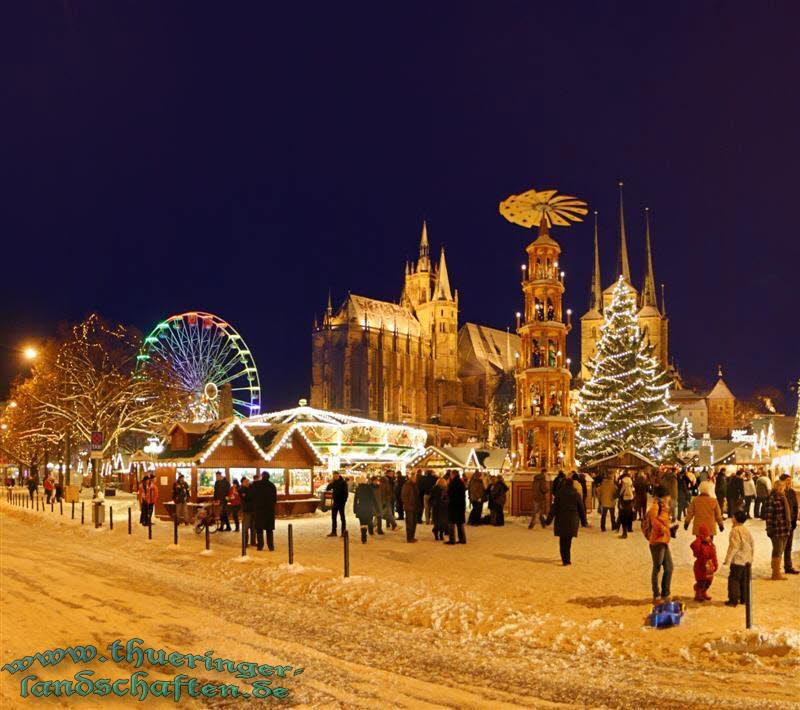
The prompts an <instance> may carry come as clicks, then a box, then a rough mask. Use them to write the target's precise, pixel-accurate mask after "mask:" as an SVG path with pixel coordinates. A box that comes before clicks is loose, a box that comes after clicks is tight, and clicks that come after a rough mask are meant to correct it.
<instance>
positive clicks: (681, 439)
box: [678, 417, 694, 451]
mask: <svg viewBox="0 0 800 710" xmlns="http://www.w3.org/2000/svg"><path fill="white" fill-rule="evenodd" d="M693 440H694V428H693V427H692V423H691V422H690V421H689V420H688V419H687V418H686V417H684V418H683V421H682V422H681V427H680V429H679V430H678V448H679V449H680V450H681V451H688V450H689V447H690V446H691V444H692V441H693Z"/></svg>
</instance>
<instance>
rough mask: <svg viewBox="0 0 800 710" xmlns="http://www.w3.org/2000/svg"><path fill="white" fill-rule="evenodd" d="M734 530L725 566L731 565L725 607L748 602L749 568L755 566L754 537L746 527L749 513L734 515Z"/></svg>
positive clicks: (730, 538)
mask: <svg viewBox="0 0 800 710" xmlns="http://www.w3.org/2000/svg"><path fill="white" fill-rule="evenodd" d="M733 520H734V523H733V528H732V529H731V534H730V536H729V537H728V552H727V553H725V561H724V562H723V563H722V564H723V565H727V564H730V572H729V573H728V601H726V602H725V606H737V605H738V604H740V603H743V602H746V601H747V578H746V576H745V572H746V570H747V566H748V565H750V566H751V568H752V564H753V548H754V546H755V545H754V542H753V536H752V535H751V534H750V531H749V530H748V529H747V528H746V527H745V522H747V513H746V512H745V511H743V510H737V511H736V513H734V515H733Z"/></svg>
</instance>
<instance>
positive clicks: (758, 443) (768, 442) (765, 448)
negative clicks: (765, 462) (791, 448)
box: [753, 421, 778, 460]
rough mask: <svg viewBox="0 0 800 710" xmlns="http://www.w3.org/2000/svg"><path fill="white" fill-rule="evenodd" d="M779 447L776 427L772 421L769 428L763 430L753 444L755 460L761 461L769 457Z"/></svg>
mask: <svg viewBox="0 0 800 710" xmlns="http://www.w3.org/2000/svg"><path fill="white" fill-rule="evenodd" d="M777 447H778V445H777V443H776V442H775V427H774V426H773V425H772V421H770V423H769V426H767V428H766V429H762V430H761V431H760V432H759V433H758V434H757V435H756V439H755V441H754V442H753V458H754V459H759V460H760V459H762V458H765V457H769V455H770V452H771V451H772V450H773V449H776V448H777Z"/></svg>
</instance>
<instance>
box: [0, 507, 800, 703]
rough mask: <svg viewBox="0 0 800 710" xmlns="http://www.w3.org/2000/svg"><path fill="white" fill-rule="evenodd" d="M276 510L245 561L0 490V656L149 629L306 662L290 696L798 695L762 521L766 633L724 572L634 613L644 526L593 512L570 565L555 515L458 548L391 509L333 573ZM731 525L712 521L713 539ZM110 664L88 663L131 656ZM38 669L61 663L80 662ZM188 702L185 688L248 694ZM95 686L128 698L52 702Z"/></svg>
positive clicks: (319, 548)
mask: <svg viewBox="0 0 800 710" xmlns="http://www.w3.org/2000/svg"><path fill="white" fill-rule="evenodd" d="M286 524H287V523H286V522H285V521H279V523H278V530H277V535H276V537H277V541H278V551H277V552H275V553H266V552H262V553H257V552H254V553H253V556H252V558H251V559H250V560H249V561H248V562H246V563H243V564H241V563H237V562H236V561H235V560H236V558H237V557H238V555H239V549H238V538H237V536H234V535H222V534H217V535H214V536H213V537H212V544H213V554H212V555H210V556H204V555H201V554H200V551H201V550H202V540H201V539H199V538H198V537H196V536H195V535H194V534H193V533H192V532H191V531H189V530H188V529H182V530H181V531H180V534H181V542H180V545H179V546H178V547H177V548H175V547H173V546H172V545H171V544H170V543H171V536H172V528H171V526H170V525H168V524H159V525H157V526H154V539H153V540H152V541H148V540H147V536H146V534H145V533H144V531H143V530H142V529H141V528H140V527H139V526H137V525H135V526H134V535H132V536H130V537H129V536H128V535H127V531H126V527H125V525H123V524H120V523H119V522H118V523H117V525H116V526H115V529H114V530H113V531H109V530H107V529H104V530H98V531H95V530H93V529H92V528H91V527H90V526H89V525H86V526H83V527H81V526H80V524H79V522H78V521H71V520H69V519H68V518H66V517H65V518H63V519H62V518H60V517H59V515H58V512H56V513H55V514H51V513H50V512H49V511H48V512H46V513H38V514H37V513H35V512H30V511H27V510H21V509H19V508H12V507H10V506H8V505H7V504H6V503H5V502H3V503H2V504H0V526H2V529H1V530H0V533H2V543H1V544H2V547H0V555H1V557H0V563H1V564H2V588H1V590H0V593H1V594H2V598H1V599H0V601H1V602H2V609H3V612H2V630H1V631H0V633H1V634H2V639H1V640H2V661H3V662H6V661H8V660H11V659H13V658H16V657H19V656H22V655H25V654H28V653H31V652H33V651H36V650H41V649H45V648H54V647H56V646H65V645H70V644H77V643H95V644H96V645H97V646H98V647H100V646H101V645H102V646H105V645H106V644H108V643H110V642H111V641H112V640H114V639H117V638H121V639H127V638H130V637H132V636H138V637H140V638H143V639H144V640H145V645H147V646H149V647H153V648H166V649H170V650H180V651H183V652H192V653H203V652H204V651H206V650H207V649H209V648H213V649H214V651H215V655H218V656H225V657H227V658H237V659H248V660H256V661H258V662H266V663H270V664H278V663H281V664H286V665H293V666H295V667H299V666H303V667H305V669H306V670H305V672H304V673H303V675H301V676H298V677H296V678H294V679H291V680H290V681H288V682H287V687H289V688H290V690H291V696H290V699H291V703H292V704H293V705H296V706H303V705H309V706H314V707H331V708H339V707H348V708H349V707H363V708H377V707H403V708H426V707H431V708H433V707H460V708H485V707H492V708H495V707H497V708H502V707H537V708H540V707H541V708H545V707H575V706H580V707H634V706H642V705H647V706H650V707H657V708H673V707H674V708H678V707H697V708H700V707H708V706H709V705H710V704H717V705H718V706H724V707H749V708H750V707H792V706H794V707H796V706H797V703H798V702H799V701H800V684H799V683H798V675H800V633H798V629H800V612H798V602H799V601H800V580H798V579H797V578H795V579H792V580H790V581H787V582H780V583H773V582H769V581H766V580H765V579H764V577H765V576H766V573H767V557H766V556H767V554H768V553H767V544H766V538H765V537H764V535H763V530H762V527H763V524H762V523H760V522H757V523H754V524H753V533H754V536H755V537H756V539H757V541H758V551H757V554H758V555H759V560H760V562H759V564H758V565H757V566H756V573H755V576H756V579H755V581H754V594H755V598H756V599H757V602H758V607H757V609H756V621H757V624H758V626H759V630H760V631H761V632H762V633H761V638H762V641H761V643H758V642H757V639H758V637H759V635H758V634H745V633H744V632H743V627H744V623H743V614H744V612H743V610H742V608H738V609H729V608H727V607H724V606H722V605H721V601H718V599H719V600H721V599H724V585H725V576H726V574H727V572H723V574H722V575H721V576H719V577H718V578H717V579H716V580H715V581H714V585H713V586H712V588H711V593H712V596H714V598H715V601H714V602H712V603H711V605H710V606H704V607H699V606H698V605H696V604H694V603H693V602H691V603H689V605H688V606H689V611H688V613H687V616H686V620H685V623H684V625H683V626H681V627H680V628H678V629H672V630H668V631H652V630H648V629H643V628H642V626H641V622H642V619H643V617H644V614H645V613H646V612H647V610H648V605H649V601H648V598H649V553H648V551H647V545H646V543H645V542H644V540H643V538H642V537H641V535H640V534H639V533H638V532H637V533H635V534H634V536H633V538H631V539H628V540H619V539H617V538H616V537H615V536H614V535H613V534H612V533H605V534H601V533H600V532H599V530H597V529H596V527H593V528H590V529H589V530H586V531H582V532H581V536H580V537H579V538H578V540H577V541H576V543H575V551H574V563H573V565H572V567H571V568H567V569H565V568H562V567H561V566H560V565H559V564H557V562H556V557H557V552H556V548H557V545H556V540H555V539H554V537H553V536H552V534H551V532H549V531H547V532H543V531H541V530H534V531H528V530H527V529H526V528H525V526H524V523H523V522H522V521H511V523H510V524H509V525H507V526H506V527H505V528H479V529H468V536H469V544H468V545H466V546H456V547H447V546H444V545H441V544H440V543H434V541H433V539H432V535H431V534H430V528H428V527H426V526H420V528H419V529H418V538H419V539H420V542H419V543H418V544H417V545H413V546H412V545H407V544H405V543H404V542H403V538H404V534H403V530H402V524H401V526H400V528H398V530H397V531H396V532H393V533H387V534H386V535H385V536H384V537H383V538H377V537H375V538H371V539H370V541H369V543H368V544H367V545H361V544H360V542H357V541H356V542H355V543H354V544H353V546H352V562H351V564H352V573H353V575H354V576H353V577H351V578H350V579H349V580H344V579H342V577H341V544H342V543H341V540H340V539H336V540H334V539H328V538H325V537H324V533H325V532H327V528H326V526H327V521H326V519H325V518H324V517H321V516H320V517H311V518H305V519H302V520H295V521H293V525H294V530H295V548H296V553H295V554H296V561H297V562H298V564H296V565H295V566H294V567H293V568H288V566H287V565H286V564H285V562H286V554H285V537H286V533H285V531H286ZM353 531H354V532H355V531H356V530H355V527H354V528H353ZM726 538H727V534H725V535H720V536H719V537H718V538H717V543H718V548H719V550H720V551H721V552H722V551H724V549H725V546H726V545H727V539H726ZM689 541H690V538H689V536H688V534H683V535H681V536H680V537H679V539H678V540H677V541H675V543H673V545H674V551H673V552H674V554H675V559H676V573H675V578H674V583H673V591H674V592H675V594H676V595H677V596H679V597H680V596H684V595H685V596H689V595H690V593H691V560H690V554H689V552H688V549H686V548H687V546H688V542H689ZM737 644H738V646H737ZM111 666H112V664H111V663H107V664H103V665H102V666H101V667H100V669H102V670H103V672H104V675H107V676H108V675H110V676H111V677H123V676H126V675H127V674H128V673H129V669H127V668H125V667H123V666H120V667H119V668H116V669H114V668H112V667H111ZM76 669H77V667H76ZM100 669H98V670H100ZM36 670H37V674H38V675H39V676H40V677H43V678H68V677H69V676H70V675H71V673H72V672H73V670H74V669H73V668H72V667H71V666H69V665H67V664H66V663H62V664H60V665H59V666H58V667H57V668H55V669H46V670H43V671H42V670H40V669H38V668H37V669H36ZM154 674H155V675H156V676H157V677H166V673H164V672H163V671H161V672H159V671H158V670H157V669H155V670H154ZM205 675H206V677H208V678H211V679H215V680H217V681H222V682H237V681H234V680H233V679H232V678H231V676H221V675H215V674H213V673H207V674H205ZM0 679H1V681H2V686H0V692H1V693H2V695H0V698H1V699H2V703H0V704H2V707H3V708H6V707H8V708H12V707H21V706H24V705H26V703H23V702H22V701H21V700H20V699H19V691H18V680H17V678H10V677H9V675H8V674H7V673H2V674H0ZM238 682H239V683H240V684H241V681H238ZM71 702H73V701H71ZM194 702H195V703H197V704H192V702H189V701H184V702H182V703H181V707H234V706H236V707H245V706H258V703H257V702H254V701H252V700H249V701H241V700H239V701H235V700H220V699H217V700H208V701H206V705H201V704H199V703H198V701H194ZM268 702H269V701H262V705H263V706H266V705H267V704H268ZM272 702H275V701H272ZM284 702H285V701H284ZM27 704H30V703H27ZM54 704H55V703H54ZM109 704H116V705H119V706H125V705H130V706H133V705H134V703H133V701H131V700H130V699H127V700H122V701H118V702H117V703H109V702H108V700H107V699H102V698H95V699H92V698H87V699H84V700H81V702H80V704H77V703H74V702H73V704H72V705H65V704H61V705H60V706H61V707H103V706H107V705H109ZM148 704H149V705H150V706H153V707H158V706H159V704H158V703H154V702H151V701H148ZM163 707H174V705H173V704H172V703H171V702H169V703H164V704H163Z"/></svg>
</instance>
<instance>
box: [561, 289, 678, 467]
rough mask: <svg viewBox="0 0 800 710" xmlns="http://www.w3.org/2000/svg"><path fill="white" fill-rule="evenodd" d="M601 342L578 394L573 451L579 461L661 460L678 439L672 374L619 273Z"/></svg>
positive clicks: (601, 330) (602, 328) (602, 329)
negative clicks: (626, 455)
mask: <svg viewBox="0 0 800 710" xmlns="http://www.w3.org/2000/svg"><path fill="white" fill-rule="evenodd" d="M600 333H601V337H600V341H599V342H598V344H597V350H596V352H595V356H594V358H593V359H592V360H591V362H590V363H589V364H588V368H589V372H590V378H589V381H588V382H587V383H586V384H585V385H584V387H583V389H582V390H581V392H580V396H579V405H578V428H577V431H576V444H577V447H576V448H577V453H578V456H579V458H580V459H581V461H583V462H586V461H590V460H593V459H600V458H605V457H607V456H613V455H614V454H617V453H619V452H621V451H625V450H629V451H635V452H636V453H639V454H641V455H642V456H645V457H647V458H650V459H654V460H661V459H663V458H664V456H665V454H666V453H667V452H668V451H669V449H671V448H672V447H673V446H674V445H675V443H676V439H677V425H676V424H675V423H674V422H672V421H671V420H670V418H669V417H670V416H671V415H672V414H674V413H675V412H676V411H677V407H675V406H674V405H672V404H670V401H669V388H670V384H671V382H670V378H669V376H668V375H667V374H666V372H665V371H664V370H663V368H661V366H660V365H659V363H658V361H657V360H656V359H655V357H653V354H652V351H653V349H652V347H651V346H649V345H648V344H647V342H646V339H645V335H644V334H643V333H642V331H641V330H640V328H639V326H638V324H637V321H636V300H635V297H634V295H633V294H632V293H631V292H630V291H629V290H628V288H627V287H626V285H625V282H624V280H623V279H622V278H621V277H620V279H619V281H618V282H617V285H616V287H615V289H614V293H613V296H612V301H611V304H610V306H609V308H608V309H607V310H606V320H605V322H604V324H603V325H602V326H601V328H600Z"/></svg>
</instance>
